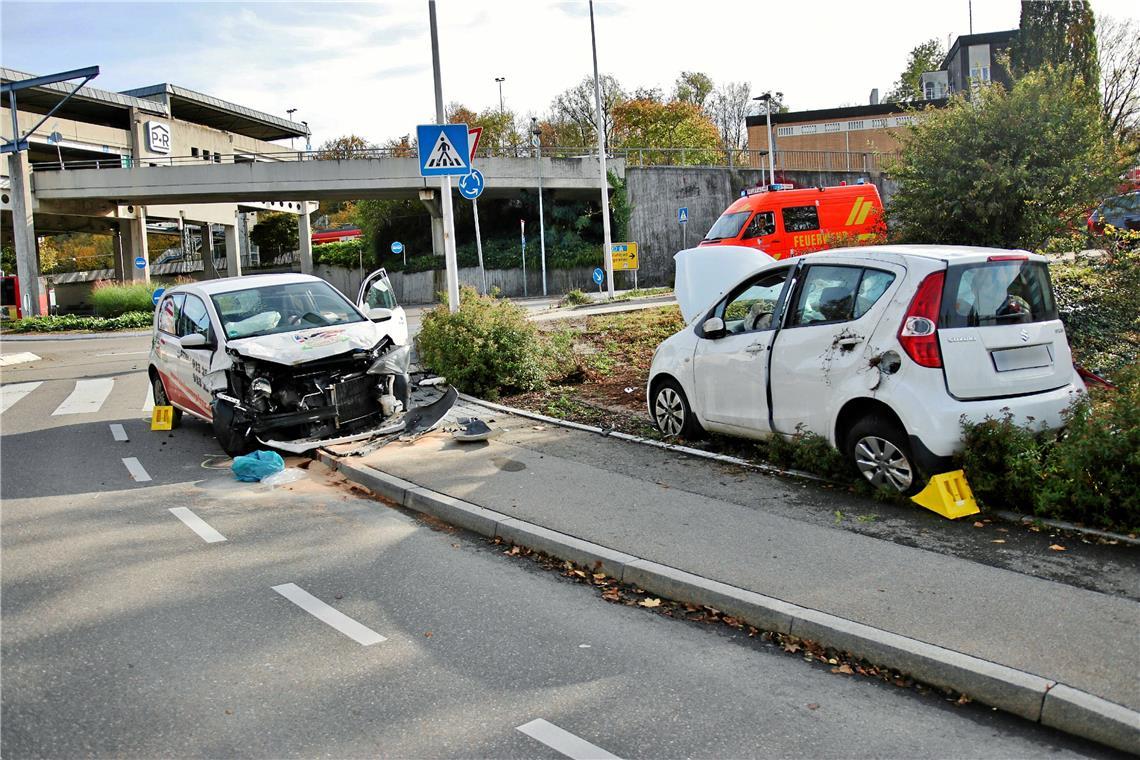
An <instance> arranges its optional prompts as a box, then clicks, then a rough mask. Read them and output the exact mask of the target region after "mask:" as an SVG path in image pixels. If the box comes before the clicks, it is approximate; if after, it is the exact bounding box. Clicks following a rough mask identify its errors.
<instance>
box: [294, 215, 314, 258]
mask: <svg viewBox="0 0 1140 760" xmlns="http://www.w3.org/2000/svg"><path fill="white" fill-rule="evenodd" d="M301 209H302V210H301V214H300V217H299V218H298V220H297V243H298V244H299V245H300V246H301V274H312V273H313V225H312V223H311V222H310V221H309V202H308V201H301Z"/></svg>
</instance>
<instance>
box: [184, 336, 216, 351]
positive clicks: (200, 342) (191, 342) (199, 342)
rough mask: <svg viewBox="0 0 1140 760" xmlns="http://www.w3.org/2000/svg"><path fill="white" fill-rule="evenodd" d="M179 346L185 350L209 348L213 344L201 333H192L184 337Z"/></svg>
mask: <svg viewBox="0 0 1140 760" xmlns="http://www.w3.org/2000/svg"><path fill="white" fill-rule="evenodd" d="M178 345H180V346H182V347H183V348H209V347H210V346H211V345H212V344H211V343H210V341H209V339H208V338H207V337H206V336H205V335H202V334H201V333H190V334H189V335H183V336H182V337H181V338H179V339H178Z"/></svg>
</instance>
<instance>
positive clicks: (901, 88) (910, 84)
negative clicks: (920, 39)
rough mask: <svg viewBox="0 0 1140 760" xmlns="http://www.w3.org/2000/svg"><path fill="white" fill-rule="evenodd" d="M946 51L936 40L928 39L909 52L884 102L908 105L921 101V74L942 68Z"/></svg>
mask: <svg viewBox="0 0 1140 760" xmlns="http://www.w3.org/2000/svg"><path fill="white" fill-rule="evenodd" d="M945 57H946V51H945V50H944V49H943V48H942V43H941V42H939V41H938V40H937V39H930V40H927V41H926V42H924V43H922V44H921V45H919V46H918V47H916V48H914V49H913V50H911V51H910V54H909V55H908V56H907V59H906V68H904V69H903V71H902V73H901V74H899V78H898V81H896V82H895V84H894V87H892V88H891V91H890V92H889V93H887V97H886V98H885V100H887V101H888V102H891V103H909V102H911V101H914V100H922V99H923V92H922V74H923V72H925V71H937V70H938V69H940V68H941V67H942V59H943V58H945Z"/></svg>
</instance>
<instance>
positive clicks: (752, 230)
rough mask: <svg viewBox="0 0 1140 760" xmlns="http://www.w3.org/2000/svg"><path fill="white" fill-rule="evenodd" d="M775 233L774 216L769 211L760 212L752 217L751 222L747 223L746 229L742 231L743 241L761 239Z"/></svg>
mask: <svg viewBox="0 0 1140 760" xmlns="http://www.w3.org/2000/svg"><path fill="white" fill-rule="evenodd" d="M775 231H776V216H775V214H773V213H772V212H771V211H760V212H758V213H757V214H756V216H754V217H752V221H751V222H749V223H748V229H747V230H745V231H744V239H745V240H748V239H749V238H758V237H763V236H764V235H771V234H772V233H773V232H775Z"/></svg>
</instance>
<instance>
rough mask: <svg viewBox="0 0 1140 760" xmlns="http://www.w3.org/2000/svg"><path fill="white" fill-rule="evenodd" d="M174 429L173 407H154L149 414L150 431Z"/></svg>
mask: <svg viewBox="0 0 1140 760" xmlns="http://www.w3.org/2000/svg"><path fill="white" fill-rule="evenodd" d="M173 427H174V407H172V406H156V407H155V408H154V411H153V412H151V414H150V429H151V430H170V429H171V428H173Z"/></svg>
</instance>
